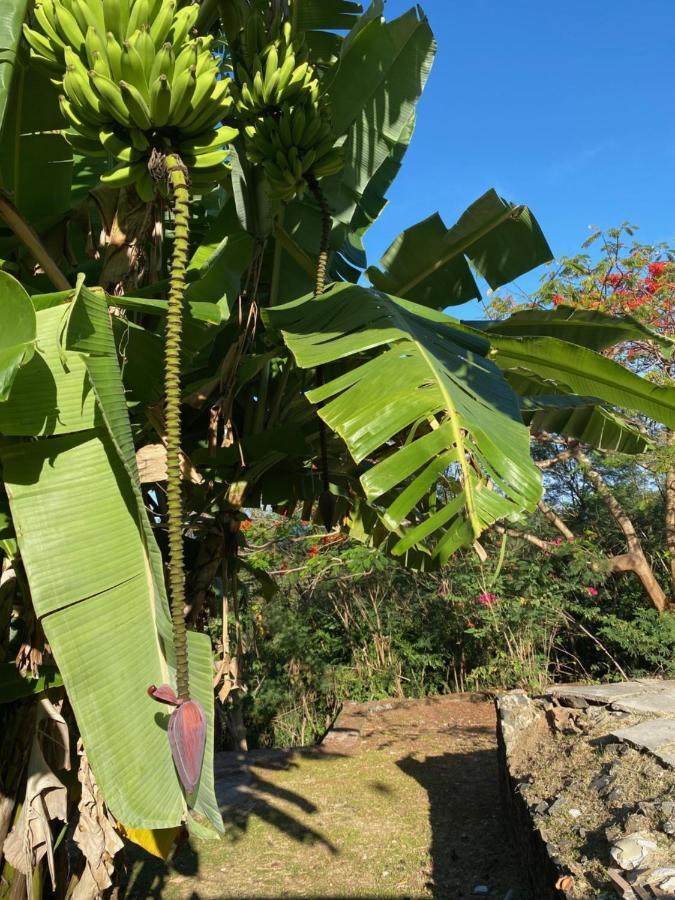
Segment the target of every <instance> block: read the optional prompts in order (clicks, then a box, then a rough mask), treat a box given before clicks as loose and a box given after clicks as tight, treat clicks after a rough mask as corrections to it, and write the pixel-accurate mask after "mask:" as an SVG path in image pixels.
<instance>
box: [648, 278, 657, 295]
mask: <svg viewBox="0 0 675 900" xmlns="http://www.w3.org/2000/svg"><path fill="white" fill-rule="evenodd" d="M658 289H659V285H658V284H657V283H656V282H655V281H654V279H653V278H645V290H646V291H647V293H648V294H655V293H656V292H657V291H658Z"/></svg>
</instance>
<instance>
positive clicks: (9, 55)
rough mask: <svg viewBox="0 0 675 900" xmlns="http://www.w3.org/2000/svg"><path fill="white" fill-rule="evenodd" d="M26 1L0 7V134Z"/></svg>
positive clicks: (15, 0) (5, 1)
mask: <svg viewBox="0 0 675 900" xmlns="http://www.w3.org/2000/svg"><path fill="white" fill-rule="evenodd" d="M27 7H28V0H2V4H1V5H0V133H1V132H2V125H3V122H4V119H5V111H6V109H7V104H8V103H9V94H10V89H11V85H12V79H13V78H14V74H15V70H16V62H17V51H18V48H19V41H20V40H21V26H22V24H23V20H24V18H25V15H26V9H27Z"/></svg>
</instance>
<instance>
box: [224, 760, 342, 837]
mask: <svg viewBox="0 0 675 900" xmlns="http://www.w3.org/2000/svg"><path fill="white" fill-rule="evenodd" d="M218 756H219V757H220V759H219V761H218V763H217V764H216V799H217V800H218V805H219V807H220V811H221V813H222V815H223V822H224V824H225V840H229V841H231V842H233V843H235V842H237V841H239V840H241V838H242V837H243V835H244V834H245V833H246V831H248V828H249V824H250V820H251V818H252V817H255V818H258V819H262V820H263V821H264V822H267V823H268V824H269V825H272V826H273V827H275V828H277V829H278V830H279V831H283V832H284V834H286V835H287V836H288V837H290V838H292V839H293V840H295V841H298V842H299V843H303V844H322V845H323V846H324V847H325V848H326V849H327V850H328V851H329V852H330V853H331V854H333V855H336V854H337V853H338V849H337V847H336V846H335V845H334V844H333V843H332V842H331V841H329V840H328V838H326V837H325V836H324V835H322V834H321V833H320V832H319V831H316V830H315V829H314V828H312V827H311V826H309V825H307V824H305V823H304V822H302V821H301V820H300V819H298V818H296V817H295V816H294V815H292V814H291V813H289V812H285V811H284V810H283V809H280V807H279V806H278V805H276V803H275V802H274V801H281V802H282V803H285V804H289V805H291V806H293V807H296V808H297V810H298V812H301V813H304V814H305V815H313V814H314V813H316V812H318V808H317V807H316V806H315V804H313V803H311V802H310V801H309V800H307V799H306V798H305V797H303V796H302V795H301V794H297V793H296V792H295V791H290V790H288V789H287V788H283V787H280V786H279V785H277V784H274V783H273V782H272V781H269V780H268V779H267V778H265V777H264V776H263V775H261V773H260V770H261V769H262V770H267V771H273V772H279V771H288V770H290V769H293V768H297V766H298V759H299V758H300V757H301V758H302V759H303V760H304V761H307V760H315V761H321V762H325V761H326V760H327V759H334V758H337V756H338V754H334V753H327V752H326V751H323V750H321V749H319V748H309V749H306V750H258V751H256V750H254V751H251V752H249V753H246V754H242V753H222V754H218Z"/></svg>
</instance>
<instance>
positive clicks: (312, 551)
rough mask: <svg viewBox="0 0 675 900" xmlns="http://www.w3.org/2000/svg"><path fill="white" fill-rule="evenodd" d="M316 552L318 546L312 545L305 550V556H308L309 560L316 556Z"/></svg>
mask: <svg viewBox="0 0 675 900" xmlns="http://www.w3.org/2000/svg"><path fill="white" fill-rule="evenodd" d="M318 552H319V545H318V544H312V546H311V547H308V548H307V556H309V558H310V559H311V558H312V557H313V556H316V555H317V554H318Z"/></svg>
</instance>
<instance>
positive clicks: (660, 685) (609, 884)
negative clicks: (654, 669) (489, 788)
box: [507, 682, 675, 900]
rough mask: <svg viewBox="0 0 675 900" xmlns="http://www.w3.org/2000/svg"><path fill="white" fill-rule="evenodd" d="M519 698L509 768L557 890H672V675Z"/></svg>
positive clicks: (610, 894)
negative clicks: (556, 869)
mask: <svg viewBox="0 0 675 900" xmlns="http://www.w3.org/2000/svg"><path fill="white" fill-rule="evenodd" d="M520 699H525V700H526V702H527V703H530V704H531V706H530V708H529V710H528V711H527V712H526V713H525V714H524V713H523V709H521V710H520V711H519V716H520V718H519V720H518V721H519V722H520V726H518V728H517V731H518V732H519V733H518V734H516V733H515V732H514V734H512V735H511V739H510V741H509V740H507V743H511V753H510V761H509V765H510V771H511V774H512V776H515V778H516V779H517V781H518V783H519V784H518V790H519V791H520V793H521V794H522V797H523V798H524V799H525V801H526V802H527V805H528V807H529V811H530V815H531V818H532V822H533V824H534V827H535V828H536V829H538V830H539V832H540V834H541V836H542V838H543V840H544V841H545V842H546V844H547V850H548V853H549V856H551V857H552V858H553V859H554V861H556V862H557V863H558V864H559V865H560V867H561V870H562V872H564V873H565V875H566V877H563V878H561V880H560V885H559V886H560V887H561V888H562V889H564V890H565V892H566V895H567V896H568V897H574V898H584V900H585V898H607V900H609V898H616V897H617V896H618V897H625V898H626V900H628V898H630V900H634V898H645V900H646V898H653V897H662V898H671V900H672V898H675V838H674V837H673V835H674V834H675V770H674V769H673V766H675V683H672V682H671V683H668V682H630V683H623V684H617V685H606V686H599V687H585V688H584V687H577V688H563V687H558V688H553V689H552V690H551V692H550V693H549V695H548V696H547V697H545V698H540V699H538V700H534V701H528V700H527V698H520ZM524 715H525V716H526V718H527V721H526V720H525V719H524V718H523V716H524ZM521 726H523V727H521Z"/></svg>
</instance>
